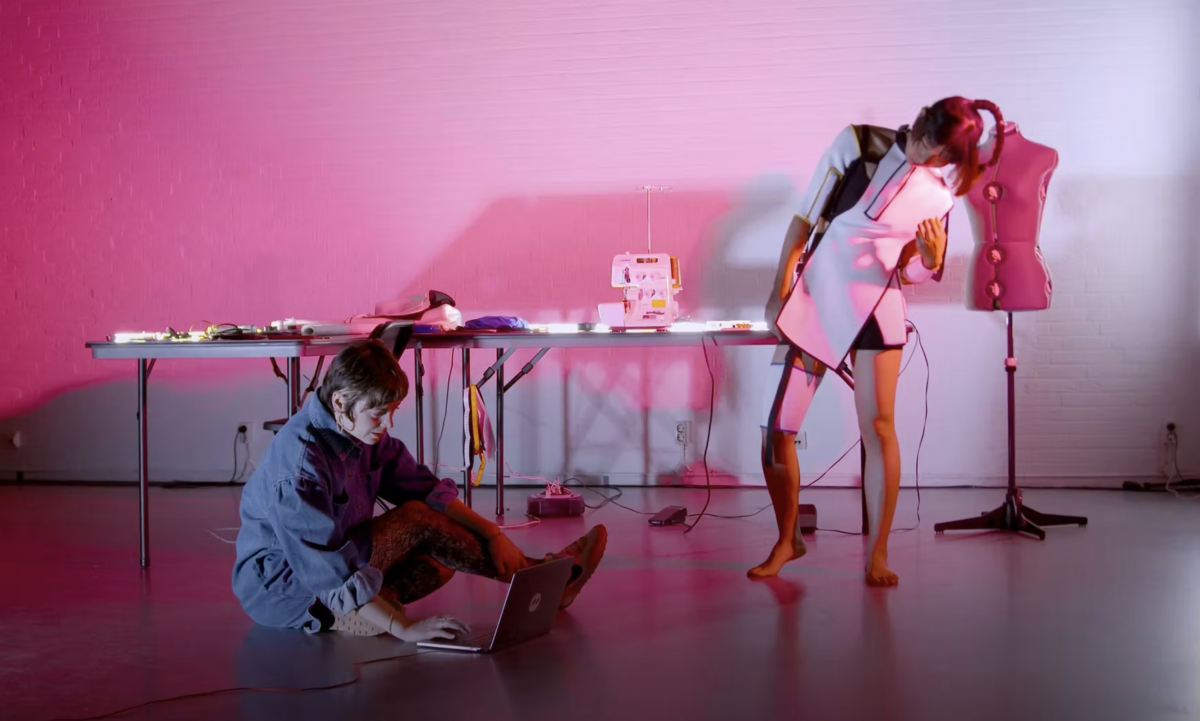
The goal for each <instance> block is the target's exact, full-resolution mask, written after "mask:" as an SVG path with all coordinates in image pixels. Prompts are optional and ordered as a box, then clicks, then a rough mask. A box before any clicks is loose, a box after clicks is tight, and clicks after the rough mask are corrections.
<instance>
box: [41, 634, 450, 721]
mask: <svg viewBox="0 0 1200 721" xmlns="http://www.w3.org/2000/svg"><path fill="white" fill-rule="evenodd" d="M427 653H432V652H430V651H426V652H420V651H418V652H417V653H406V654H402V655H400V656H388V657H386V658H377V659H375V660H373V661H362V662H360V663H356V664H352V667H353V668H354V678H352V679H350V680H349V681H342V682H341V683H335V684H330V685H328V686H310V687H307V688H251V687H247V686H241V687H238V688H223V689H218V690H216V691H201V692H199V693H189V694H183V695H180V696H168V697H167V698H160V699H155V700H153V701H147V702H146V703H143V704H138V705H137V706H130V707H129V708H123V709H121V710H120V711H113V712H111V713H106V714H104V715H102V716H88V717H86V718H59V719H52V721H101V719H108V718H112V717H113V716H120V715H121V714H124V713H129V712H130V711H137V710H139V709H144V708H147V707H150V706H157V705H158V704H163V703H168V702H170V701H182V700H184V699H192V698H206V697H208V696H218V695H221V694H226V693H239V692H243V691H245V692H249V693H309V692H311V691H332V690H334V689H339V688H345V687H347V686H353V685H354V684H356V683H358V681H359V679H361V678H362V667H363V666H370V665H371V664H373V663H382V662H384V661H397V660H401V659H408V658H416V657H417V656H424V655H426V654H427Z"/></svg>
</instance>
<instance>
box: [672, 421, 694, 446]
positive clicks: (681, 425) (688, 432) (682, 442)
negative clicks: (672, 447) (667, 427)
mask: <svg viewBox="0 0 1200 721" xmlns="http://www.w3.org/2000/svg"><path fill="white" fill-rule="evenodd" d="M691 437H692V422H691V421H679V422H678V423H676V424H675V444H676V445H678V446H680V447H683V448H687V446H688V440H689V439H690V438H691Z"/></svg>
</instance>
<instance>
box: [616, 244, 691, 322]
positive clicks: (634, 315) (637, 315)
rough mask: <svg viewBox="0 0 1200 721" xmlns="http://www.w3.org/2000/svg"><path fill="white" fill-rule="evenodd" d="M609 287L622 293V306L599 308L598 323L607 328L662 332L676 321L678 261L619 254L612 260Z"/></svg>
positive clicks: (677, 312)
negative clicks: (661, 330) (657, 329)
mask: <svg viewBox="0 0 1200 721" xmlns="http://www.w3.org/2000/svg"><path fill="white" fill-rule="evenodd" d="M612 286H613V287H614V288H621V289H622V296H623V302H621V303H601V304H600V305H599V311H600V322H601V323H604V324H606V325H608V326H609V327H611V328H614V329H619V328H666V327H668V326H670V325H671V324H672V323H674V322H675V319H676V318H678V317H679V302H678V301H677V300H676V299H675V296H676V295H677V294H678V293H679V291H680V290H681V289H682V288H683V285H682V283H681V282H680V277H679V259H678V258H675V257H672V256H669V255H662V254H657V253H645V254H641V253H622V254H621V255H618V256H616V257H614V258H613V262H612Z"/></svg>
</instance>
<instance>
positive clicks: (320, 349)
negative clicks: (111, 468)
mask: <svg viewBox="0 0 1200 721" xmlns="http://www.w3.org/2000/svg"><path fill="white" fill-rule="evenodd" d="M363 337H365V336H296V337H294V338H278V339H270V340H226V339H220V340H152V341H140V340H139V341H126V342H121V343H117V342H113V341H94V342H90V343H88V344H87V348H89V349H90V350H91V351H92V357H93V358H96V359H102V360H120V359H141V358H145V359H149V358H306V357H310V356H323V355H336V354H337V352H338V351H340V350H341V349H342V348H344V347H346V344H348V343H350V342H351V341H354V340H357V339H360V338H363ZM702 338H703V339H704V340H703V341H702V340H701V339H702ZM702 342H707V343H708V344H709V345H710V346H754V345H775V344H776V343H778V342H779V341H778V339H776V337H775V336H774V335H773V334H772V333H771V332H770V331H765V330H712V331H642V330H626V331H578V332H554V333H550V332H538V331H513V332H502V333H497V332H490V331H452V332H446V333H422V334H416V335H413V336H412V338H411V339H410V340H409V344H408V347H409V348H422V349H430V348H505V349H507V348H625V347H629V348H646V347H652V348H672V347H674V348H685V347H688V346H696V347H700V345H701V343H702Z"/></svg>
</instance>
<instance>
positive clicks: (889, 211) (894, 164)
mask: <svg viewBox="0 0 1200 721" xmlns="http://www.w3.org/2000/svg"><path fill="white" fill-rule="evenodd" d="M889 135H894V138H895V139H894V140H893V141H892V142H891V143H890V147H887V150H886V152H885V153H883V154H882V157H880V158H878V165H877V167H870V166H873V165H874V163H873V162H871V161H873V160H874V159H873V158H870V159H868V158H866V157H864V156H863V154H862V150H861V145H862V143H863V141H864V139H866V141H867V142H872V143H878V142H879V139H880V138H881V137H885V138H886V137H888V136H889ZM904 137H905V133H904V131H903V129H902V131H901V132H900V133H899V134H897V133H896V131H890V130H887V129H883V128H879V129H875V128H871V127H866V128H864V127H863V126H858V127H857V128H856V126H848V127H847V128H846V129H845V130H843V131H842V132H841V133H839V134H838V136H837V137H836V138H835V139H834V141H833V144H832V145H830V146H829V148H828V149H827V150H826V151H825V153H824V155H822V157H821V160H820V162H819V163H818V165H817V168H816V170H815V171H814V173H813V176H812V180H811V181H810V182H809V185H808V189H807V191H806V192H805V194H804V196H803V199H802V201H801V204H800V208H799V209H798V211H797V215H798V216H800V217H801V218H802V219H803V220H805V221H806V222H808V223H809V224H810V225H811V226H813V227H815V228H816V232H814V233H813V240H812V241H810V242H811V243H813V244H814V245H815V247H810V248H808V249H806V251H805V256H804V257H805V260H804V261H803V262H802V269H801V271H800V277H799V280H798V281H797V282H796V284H795V286H794V287H793V289H792V292H791V293H790V294H789V295H788V298H787V299H786V300H785V301H784V303H783V307H782V310H781V311H780V313H779V316H778V318H777V320H776V325H777V327H778V328H779V331H780V333H781V335H782V336H783V337H784V338H785V339H786V340H787V341H788V342H789V343H790V344H791V345H793V346H795V347H797V348H800V349H802V350H803V351H805V352H806V353H808V354H809V355H811V356H813V357H814V358H816V359H817V360H819V361H821V362H822V363H824V364H825V365H826V366H828V367H830V368H838V367H839V366H840V365H841V364H842V362H843V361H844V360H845V359H846V357H847V356H848V355H849V353H850V350H851V348H852V347H853V345H854V341H855V339H856V338H858V336H859V333H860V332H861V331H862V329H863V327H864V325H865V324H866V322H867V320H868V319H869V318H870V317H871V316H872V315H874V316H875V320H876V322H877V323H878V324H879V330H880V333H881V335H882V337H883V340H884V342H885V343H887V344H889V345H891V344H903V343H904V342H905V337H906V329H905V324H904V321H905V318H906V311H907V308H906V304H905V301H904V296H903V295H902V294H901V292H900V285H901V277H902V276H903V280H905V281H907V282H909V283H920V282H923V281H925V280H928V279H929V278H931V277H933V278H935V279H940V275H941V273H940V271H939V273H937V274H936V275H935V274H934V273H932V272H931V271H929V270H928V269H926V268H925V266H924V265H923V264H922V263H921V258H920V256H919V255H917V256H914V257H913V258H912V260H911V261H910V262H909V263H908V264H907V266H906V267H905V268H903V269H899V268H897V265H898V263H899V260H900V253H901V250H902V249H903V248H904V246H905V244H907V243H908V242H909V241H910V240H913V238H915V237H916V231H917V226H918V225H919V224H920V223H921V222H922V221H924V220H928V219H931V218H940V219H941V220H942V222H943V225H945V224H946V222H947V221H948V219H949V213H950V210H951V208H952V207H953V206H954V192H953V189H952V187H951V182H952V181H950V180H948V179H947V177H946V173H949V172H952V168H950V167H947V168H931V167H925V166H914V165H912V164H910V163H909V162H908V161H907V159H906V158H905V154H904V150H903V147H902V143H903V142H904ZM859 159H862V160H863V161H865V162H859V163H855V162H854V161H855V160H859ZM852 166H853V167H852ZM848 170H850V171H851V173H852V174H860V173H867V174H868V175H869V177H870V181H869V182H868V183H867V185H866V188H865V189H864V190H862V191H861V196H860V197H859V198H858V199H857V201H856V202H854V204H853V205H852V206H849V207H844V206H845V205H846V204H847V203H849V202H851V201H853V198H847V197H846V196H845V193H846V191H847V188H848V187H849V186H852V185H853V184H852V183H849V182H848V181H850V180H851V179H850V178H847V177H846V174H847V171H848ZM872 170H873V172H872ZM861 180H862V178H861V177H860V182H861ZM850 192H853V190H852V189H851V191H850ZM831 201H834V202H833V205H836V206H843V207H844V209H843V210H841V212H836V214H833V215H830V214H829V207H830V205H831ZM838 201H840V202H838ZM824 219H828V227H826V228H825V229H824V232H823V233H822V232H821V226H822V225H823V223H822V220H824Z"/></svg>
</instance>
